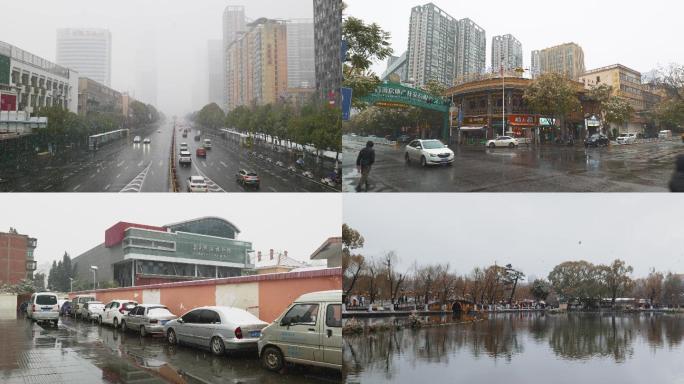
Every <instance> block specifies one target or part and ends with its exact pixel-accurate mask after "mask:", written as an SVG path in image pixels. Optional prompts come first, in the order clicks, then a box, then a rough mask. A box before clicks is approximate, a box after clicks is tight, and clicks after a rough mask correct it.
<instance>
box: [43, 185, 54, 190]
mask: <svg viewBox="0 0 684 384" xmlns="http://www.w3.org/2000/svg"><path fill="white" fill-rule="evenodd" d="M50 188H52V184H50V185H48V186H47V187H45V188H43V191H47V190H48V189H50Z"/></svg>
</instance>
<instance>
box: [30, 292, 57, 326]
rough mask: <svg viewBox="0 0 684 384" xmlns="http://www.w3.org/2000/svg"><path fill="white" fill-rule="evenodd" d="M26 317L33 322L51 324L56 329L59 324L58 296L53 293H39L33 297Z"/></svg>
mask: <svg viewBox="0 0 684 384" xmlns="http://www.w3.org/2000/svg"><path fill="white" fill-rule="evenodd" d="M26 317H27V318H29V319H31V320H32V321H37V322H50V323H52V324H54V325H55V327H56V326H57V323H58V322H59V305H58V304H57V295H56V294H54V293H52V292H37V293H34V294H33V295H31V301H30V302H29V305H28V307H27V308H26Z"/></svg>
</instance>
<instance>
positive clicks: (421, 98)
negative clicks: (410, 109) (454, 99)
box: [361, 83, 451, 113]
mask: <svg viewBox="0 0 684 384" xmlns="http://www.w3.org/2000/svg"><path fill="white" fill-rule="evenodd" d="M361 100H362V101H365V102H367V103H369V104H372V105H381V106H387V103H390V105H391V106H393V107H394V106H399V105H400V104H402V105H412V106H415V107H419V108H424V109H430V110H434V111H439V112H444V113H449V107H450V105H451V102H450V101H449V100H448V99H446V98H443V97H440V96H436V95H431V94H429V93H427V92H425V91H423V90H421V89H417V88H411V87H406V86H404V85H400V84H393V83H385V84H381V85H379V86H378V87H377V88H376V89H375V91H374V92H372V93H370V94H369V95H368V96H365V97H362V98H361ZM395 103H396V105H395Z"/></svg>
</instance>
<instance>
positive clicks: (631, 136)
mask: <svg viewBox="0 0 684 384" xmlns="http://www.w3.org/2000/svg"><path fill="white" fill-rule="evenodd" d="M636 139H637V135H636V133H621V134H620V135H619V136H618V137H617V143H618V144H634V143H636Z"/></svg>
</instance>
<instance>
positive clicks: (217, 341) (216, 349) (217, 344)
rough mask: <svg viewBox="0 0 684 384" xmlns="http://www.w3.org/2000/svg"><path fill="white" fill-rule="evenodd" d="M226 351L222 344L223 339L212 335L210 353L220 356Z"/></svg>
mask: <svg viewBox="0 0 684 384" xmlns="http://www.w3.org/2000/svg"><path fill="white" fill-rule="evenodd" d="M225 351H226V347H225V346H224V345H223V340H221V338H220V337H214V338H213V339H211V353H213V354H214V355H216V356H221V355H223V353H224V352H225Z"/></svg>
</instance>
